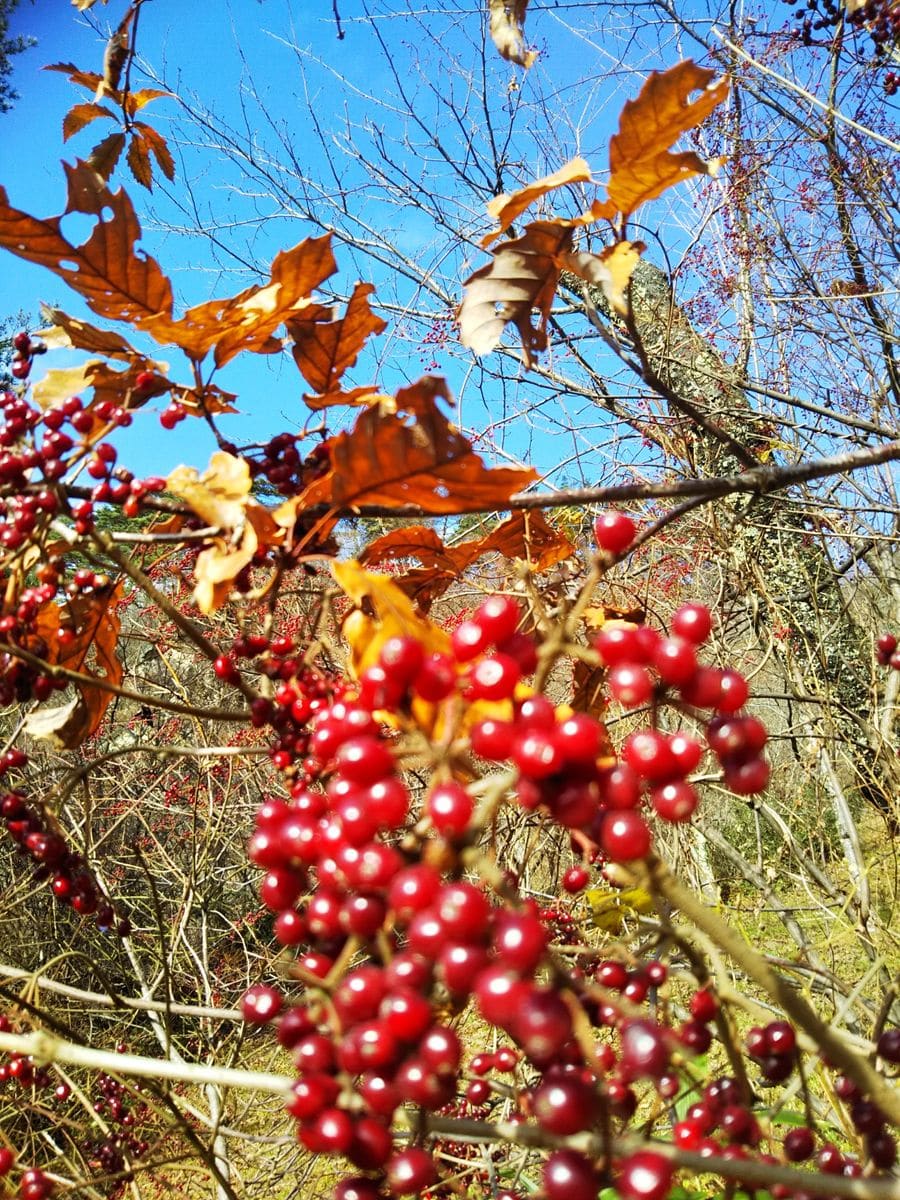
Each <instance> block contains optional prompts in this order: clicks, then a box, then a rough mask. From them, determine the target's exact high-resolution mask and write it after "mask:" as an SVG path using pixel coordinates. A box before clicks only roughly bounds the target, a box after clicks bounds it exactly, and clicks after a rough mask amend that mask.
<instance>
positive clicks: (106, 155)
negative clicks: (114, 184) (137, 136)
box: [87, 130, 125, 181]
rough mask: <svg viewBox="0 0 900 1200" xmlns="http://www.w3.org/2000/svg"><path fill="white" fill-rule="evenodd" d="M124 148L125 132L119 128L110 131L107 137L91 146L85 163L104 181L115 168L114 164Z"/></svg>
mask: <svg viewBox="0 0 900 1200" xmlns="http://www.w3.org/2000/svg"><path fill="white" fill-rule="evenodd" d="M124 148H125V134H124V133H122V131H121V130H119V132H118V133H111V134H110V135H109V137H105V138H104V139H103V141H102V142H98V143H97V145H96V146H95V147H94V148H93V150H92V151H91V152H90V154H89V155H88V159H87V165H88V166H89V167H90V168H91V169H92V170H94V171H96V172H97V174H98V175H99V176H100V178H101V179H103V180H104V181H106V180H108V179H109V177H110V175H112V173H113V171H114V170H115V169H116V164H117V163H118V161H119V158H120V157H121V154H122V151H123V149H124Z"/></svg>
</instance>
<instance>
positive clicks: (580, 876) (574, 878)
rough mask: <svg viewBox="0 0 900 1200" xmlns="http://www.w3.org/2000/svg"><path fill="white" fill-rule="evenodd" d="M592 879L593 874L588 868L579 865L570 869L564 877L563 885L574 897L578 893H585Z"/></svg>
mask: <svg viewBox="0 0 900 1200" xmlns="http://www.w3.org/2000/svg"><path fill="white" fill-rule="evenodd" d="M590 878H591V873H590V871H589V870H588V869H587V867H585V866H582V865H581V863H578V864H577V865H576V866H574V867H569V869H568V871H566V873H565V874H564V875H563V877H562V885H563V887H564V888H565V890H566V891H567V892H570V893H572V894H573V895H574V894H575V893H576V892H580V891H583V890H584V888H586V887H587V885H588V882H589V880H590Z"/></svg>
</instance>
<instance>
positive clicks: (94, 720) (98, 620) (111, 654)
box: [29, 582, 125, 750]
mask: <svg viewBox="0 0 900 1200" xmlns="http://www.w3.org/2000/svg"><path fill="white" fill-rule="evenodd" d="M123 594H124V585H123V583H122V582H119V583H117V584H116V585H115V587H110V588H107V589H105V590H104V591H102V592H95V593H89V594H86V595H82V596H78V597H75V598H74V599H73V600H71V601H70V602H69V603H68V604H67V605H66V609H65V618H66V623H67V624H69V623H71V625H72V626H73V627H74V630H75V636H74V638H73V639H72V640H71V641H69V642H67V643H66V644H65V645H63V646H61V645H60V642H59V630H60V625H61V620H60V618H61V617H62V615H63V611H62V609H60V607H59V605H57V604H53V603H51V604H48V605H45V607H44V608H43V609H42V610H41V612H40V613H39V614H38V617H37V620H36V622H35V633H36V634H37V635H38V636H39V637H41V638H42V639H43V641H44V642H45V643H46V645H47V646H48V648H49V649H48V653H47V661H48V662H49V663H50V664H51V665H53V666H60V667H65V668H66V669H67V670H70V671H77V672H78V673H79V674H81V675H84V676H86V677H87V679H86V681H85V682H84V683H81V682H79V683H78V684H76V690H77V694H76V696H75V697H74V700H73V701H70V702H69V703H67V704H64V705H61V706H59V707H57V708H54V709H51V710H41V709H38V710H37V712H36V713H35V714H33V716H34V718H35V720H34V725H33V727H32V728H30V729H29V732H31V733H32V735H33V736H34V737H44V738H47V739H48V740H50V741H52V742H53V743H54V745H57V746H60V747H63V748H65V749H67V750H72V749H74V748H75V747H76V746H80V745H81V744H82V742H84V741H85V740H86V739H87V738H89V737H90V736H91V734H93V733H95V732H96V731H97V729H98V728H99V727H100V722H101V721H102V720H103V716H104V714H105V712H106V710H107V708H108V707H109V704H110V702H111V700H112V698H113V694H112V692H109V691H105V690H103V689H101V688H99V687H96V686H92V684H91V683H90V682H89V681H90V679H92V678H93V679H98V680H102V681H103V682H105V683H110V684H114V685H118V684H120V683H121V682H122V679H123V678H124V674H125V672H124V668H123V666H122V664H121V662H120V661H119V658H118V655H117V654H116V647H117V645H118V641H119V632H120V630H121V621H120V620H119V616H118V613H117V611H116V609H117V606H118V603H119V601H120V600H121V599H122V596H123Z"/></svg>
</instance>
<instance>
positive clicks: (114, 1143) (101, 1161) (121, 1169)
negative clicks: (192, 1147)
mask: <svg viewBox="0 0 900 1200" xmlns="http://www.w3.org/2000/svg"><path fill="white" fill-rule="evenodd" d="M117 1050H120V1051H121V1052H124V1050H125V1047H124V1046H123V1045H121V1044H120V1046H117ZM96 1087H97V1090H98V1092H99V1093H100V1098H99V1099H98V1100H96V1101H95V1102H94V1112H95V1113H98V1114H99V1115H100V1116H102V1117H103V1120H104V1122H105V1123H106V1125H107V1126H110V1127H114V1128H108V1129H107V1131H106V1133H104V1135H103V1137H101V1138H98V1139H96V1140H95V1141H94V1142H93V1143H92V1144H91V1145H89V1146H87V1147H85V1149H84V1154H85V1158H86V1160H87V1163H88V1166H89V1167H90V1168H91V1170H92V1171H95V1172H96V1173H97V1174H98V1175H101V1176H103V1175H106V1176H115V1178H114V1179H112V1180H111V1181H110V1185H109V1189H108V1191H109V1193H110V1194H113V1195H115V1194H118V1193H119V1192H120V1191H121V1189H122V1188H123V1187H124V1185H125V1184H126V1183H128V1182H129V1181H130V1180H131V1179H132V1178H133V1175H132V1172H131V1170H130V1164H131V1163H133V1162H135V1161H136V1160H138V1159H140V1158H141V1157H143V1155H145V1154H146V1153H147V1151H148V1150H149V1149H150V1143H149V1141H147V1139H146V1138H145V1137H144V1136H142V1131H141V1128H140V1127H141V1125H142V1124H143V1123H144V1122H145V1121H146V1119H147V1117H148V1116H149V1114H150V1109H149V1107H148V1105H147V1104H146V1103H144V1101H139V1102H138V1103H137V1104H136V1105H134V1104H133V1103H132V1100H133V1091H134V1089H133V1087H132V1088H126V1087H125V1085H124V1084H123V1083H122V1082H121V1081H120V1080H118V1079H114V1078H113V1077H112V1076H111V1075H106V1074H101V1075H100V1076H98V1078H97V1082H96ZM93 1182H94V1184H95V1185H96V1183H97V1182H99V1181H98V1180H94V1181H93Z"/></svg>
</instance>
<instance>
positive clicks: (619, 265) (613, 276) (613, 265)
mask: <svg viewBox="0 0 900 1200" xmlns="http://www.w3.org/2000/svg"><path fill="white" fill-rule="evenodd" d="M645 249H646V246H645V245H644V243H643V242H624V241H623V242H616V243H615V245H613V246H607V247H606V249H605V250H602V251H601V252H600V253H599V254H588V253H586V252H585V251H580V252H577V253H573V254H567V255H565V256H563V257H562V258H561V260H560V263H561V266H562V268H563V270H565V271H571V273H572V274H573V275H577V276H578V277H579V279H585V280H587V282H588V283H592V284H594V285H595V286H597V287H599V288H600V289H601V290H602V292H603V295H604V296H605V297H606V299H607V301H608V303H609V305H610V307H611V308H612V310H613V312H617V313H618V314H619V315H620V316H623V317H624V316H627V314H628V284H629V283H630V282H631V276H632V275H633V274H634V269H635V267H636V266H637V265H638V261H639V259H640V257H641V254H643V252H644V250H645Z"/></svg>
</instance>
